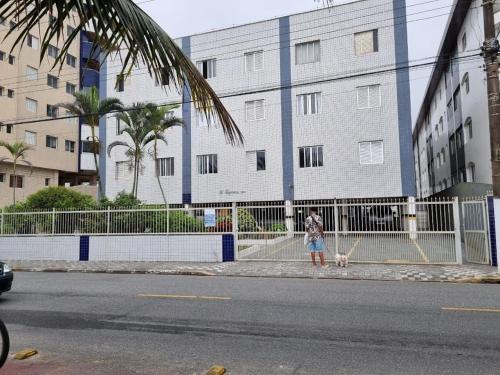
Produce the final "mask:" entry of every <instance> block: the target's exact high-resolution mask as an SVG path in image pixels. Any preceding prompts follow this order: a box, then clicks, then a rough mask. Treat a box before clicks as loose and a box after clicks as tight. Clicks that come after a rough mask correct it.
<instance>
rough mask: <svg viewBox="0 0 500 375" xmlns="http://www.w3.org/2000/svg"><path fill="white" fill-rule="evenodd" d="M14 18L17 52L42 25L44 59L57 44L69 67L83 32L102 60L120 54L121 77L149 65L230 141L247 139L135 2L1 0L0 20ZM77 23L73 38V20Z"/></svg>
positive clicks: (57, 60)
mask: <svg viewBox="0 0 500 375" xmlns="http://www.w3.org/2000/svg"><path fill="white" fill-rule="evenodd" d="M54 9H56V10H57V14H56V15H55V16H56V17H55V18H54V21H53V22H49V23H47V22H46V18H47V16H48V15H52V12H53V10H54ZM1 17H4V18H7V19H15V20H16V24H17V27H16V28H14V29H12V30H10V31H9V32H7V35H6V38H8V37H9V36H12V35H13V34H14V33H15V34H17V35H18V36H17V38H15V39H14V40H13V41H12V43H13V48H15V47H22V46H23V45H24V44H25V40H26V39H27V38H28V36H29V33H30V32H31V30H32V29H33V28H36V27H38V26H39V25H41V24H43V28H47V31H46V32H45V33H43V35H42V37H41V41H40V47H41V48H40V51H41V52H40V54H41V56H40V58H41V59H43V58H44V57H45V56H46V55H47V53H48V49H49V45H51V44H54V43H55V42H57V44H58V45H59V46H60V47H61V48H60V53H59V54H58V55H57V57H56V58H55V61H54V67H56V66H59V68H60V69H62V67H63V66H64V63H65V61H66V56H67V54H68V49H69V47H70V46H71V44H72V43H73V42H75V41H76V40H78V38H79V36H80V32H82V31H86V32H87V33H89V34H91V35H92V36H93V38H92V39H93V50H92V51H90V52H91V56H92V55H93V54H94V52H96V51H97V49H101V50H102V52H103V55H104V56H103V57H104V58H107V57H108V56H109V55H110V54H117V55H118V56H119V57H120V58H121V61H123V68H122V71H121V74H122V75H123V76H126V75H127V74H128V73H130V71H131V70H132V69H133V67H134V66H136V65H138V64H139V63H141V64H142V63H144V64H145V65H146V67H147V69H148V72H149V73H150V75H151V76H152V77H153V78H155V79H156V80H158V81H161V80H162V78H166V77H168V80H169V81H170V82H171V85H172V87H173V88H175V89H176V90H177V92H178V93H181V92H182V91H184V90H185V89H186V92H189V94H190V96H191V100H192V101H193V103H194V105H195V106H196V108H197V110H198V111H200V112H202V113H204V114H205V115H206V116H207V117H214V118H217V119H218V123H220V124H221V126H222V128H223V130H224V134H225V135H226V138H227V140H228V142H229V143H231V144H235V143H242V142H243V136H242V134H241V132H240V130H239V129H238V127H237V126H236V124H235V122H234V119H233V118H232V117H231V115H230V114H229V112H228V111H227V110H226V109H225V108H224V105H223V104H222V102H221V100H220V99H219V98H218V96H217V94H216V93H215V91H214V90H213V89H212V88H211V87H210V85H209V84H208V83H207V81H206V80H205V79H204V78H203V75H202V74H201V73H200V72H199V71H198V69H197V68H196V66H195V65H194V64H193V63H192V62H191V61H190V60H189V59H188V58H187V57H186V56H185V55H184V53H183V52H182V49H181V48H180V47H179V46H178V45H177V44H176V43H175V42H174V41H173V40H172V39H171V38H170V37H169V36H168V34H167V33H166V32H165V31H164V30H163V29H162V28H161V27H160V26H159V25H158V24H157V23H156V22H155V21H154V20H153V19H152V18H151V17H150V16H149V15H147V14H146V13H145V12H144V11H143V10H142V9H141V8H140V7H139V6H138V5H137V4H135V3H134V1H133V0H106V1H104V0H50V1H36V0H23V1H12V0H0V18H1ZM70 19H71V20H72V19H78V20H80V22H79V24H77V25H76V27H75V28H74V30H73V31H72V32H71V34H70V35H67V31H66V23H65V22H67V21H68V20H70Z"/></svg>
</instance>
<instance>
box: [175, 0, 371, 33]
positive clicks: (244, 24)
mask: <svg viewBox="0 0 500 375" xmlns="http://www.w3.org/2000/svg"><path fill="white" fill-rule="evenodd" d="M311 1H312V0H311ZM369 1H370V0H354V1H349V2H346V3H343V4H338V5H332V6H329V7H326V6H325V7H322V8H316V9H311V10H306V11H303V12H297V13H288V14H283V15H281V16H275V17H271V18H266V19H263V20H259V21H252V22H247V23H242V24H238V25H233V26H227V27H221V28H220V29H213V30H207V31H202V32H199V33H194V34H188V35H181V36H177V37H174V38H172V39H174V40H180V39H183V38H188V37H193V36H199V35H206V34H211V33H215V32H218V31H225V30H231V29H236V28H238V27H244V26H249V25H256V24H259V23H264V22H269V21H274V20H279V19H280V18H283V17H292V16H299V15H302V14H307V13H314V12H320V11H324V10H326V9H334V8H340V7H344V6H348V5H352V4H355V3H362V2H369Z"/></svg>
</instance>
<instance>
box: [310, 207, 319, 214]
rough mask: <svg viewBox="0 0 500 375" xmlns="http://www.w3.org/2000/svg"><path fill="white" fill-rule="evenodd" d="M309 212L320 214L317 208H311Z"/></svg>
mask: <svg viewBox="0 0 500 375" xmlns="http://www.w3.org/2000/svg"><path fill="white" fill-rule="evenodd" d="M309 211H311V212H314V213H315V214H317V213H318V209H317V208H316V207H311V208H310V209H309Z"/></svg>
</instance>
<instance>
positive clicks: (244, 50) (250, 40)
mask: <svg viewBox="0 0 500 375" xmlns="http://www.w3.org/2000/svg"><path fill="white" fill-rule="evenodd" d="M432 1H441V0H432ZM449 7H450V6H444V7H439V8H432V9H428V10H425V11H420V12H416V13H411V14H408V15H406V16H400V17H390V18H386V19H382V20H376V21H372V22H369V23H365V24H364V25H368V24H372V23H380V22H383V21H390V20H394V21H395V20H396V19H398V18H407V17H408V16H413V15H417V14H422V13H428V12H432V11H436V10H440V9H444V8H449ZM379 13H380V12H379ZM382 13H385V12H382ZM376 14H378V13H374V14H368V15H366V16H373V15H376ZM446 15H449V13H448V12H447V13H442V14H439V15H434V16H430V17H423V18H419V19H415V20H405V22H400V23H394V24H391V25H386V26H380V27H379V29H381V28H392V27H394V26H397V25H402V24H407V23H412V22H418V21H424V20H428V19H433V18H438V17H442V16H446ZM357 19H358V17H356V18H352V19H349V20H345V21H343V22H347V21H353V20H357ZM329 25H331V24H324V25H319V26H313V27H308V28H307V29H301V30H295V31H291V33H293V32H302V31H310V30H312V29H317V28H323V27H327V26H329ZM359 26H360V25H354V26H350V27H345V28H338V29H336V30H333V31H328V32H324V33H322V35H324V34H331V33H336V32H339V31H345V30H348V29H353V28H358V27H359ZM248 35H251V34H244V35H242V37H243V36H248ZM280 35H281V34H280ZM347 36H349V37H350V36H352V33H347V34H341V35H337V36H333V37H331V38H321V40H323V41H326V40H335V39H340V38H342V37H347ZM261 39H268V37H264V38H255V39H249V40H245V41H242V42H238V43H231V44H225V45H217V46H216V47H215V48H217V49H219V48H225V47H230V46H233V45H239V44H241V43H243V42H244V43H249V42H253V41H258V40H261ZM306 39H310V37H301V38H296V39H292V40H291V42H297V41H301V40H306ZM217 42H218V41H217ZM200 44H201V43H200ZM203 44H207V43H203ZM275 44H277V43H276V42H273V43H267V44H263V45H259V47H258V48H262V47H265V46H270V45H275ZM284 48H289V47H288V46H287V47H278V48H273V49H267V50H266V52H270V51H276V50H281V49H284ZM213 50H214V47H213V46H212V47H210V48H207V49H202V50H198V51H196V53H200V52H204V51H211V52H213ZM246 51H248V49H240V50H233V51H230V53H239V52H246ZM220 55H222V54H215V55H214V54H213V53H212V54H211V56H220ZM224 55H226V53H224ZM236 58H238V59H239V58H242V56H241V55H240V54H238V55H237V56H232V57H225V58H219V59H217V60H218V61H225V60H232V59H236ZM143 69H147V67H145V68H143ZM52 71H53V70H50V71H47V72H46V73H50V72H52ZM20 77H24V76H23V75H19V76H11V77H5V78H4V80H2V82H5V80H6V79H7V80H8V79H10V78H20ZM16 82H19V81H16ZM21 82H22V80H21Z"/></svg>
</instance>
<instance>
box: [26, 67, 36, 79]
mask: <svg viewBox="0 0 500 375" xmlns="http://www.w3.org/2000/svg"><path fill="white" fill-rule="evenodd" d="M26 79H28V80H30V81H36V80H37V79H38V69H35V68H33V67H31V66H29V65H28V66H27V67H26Z"/></svg>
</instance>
